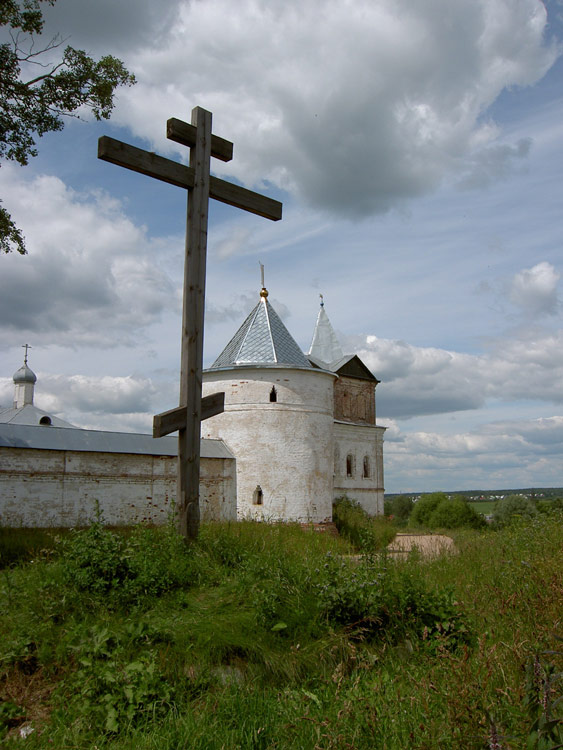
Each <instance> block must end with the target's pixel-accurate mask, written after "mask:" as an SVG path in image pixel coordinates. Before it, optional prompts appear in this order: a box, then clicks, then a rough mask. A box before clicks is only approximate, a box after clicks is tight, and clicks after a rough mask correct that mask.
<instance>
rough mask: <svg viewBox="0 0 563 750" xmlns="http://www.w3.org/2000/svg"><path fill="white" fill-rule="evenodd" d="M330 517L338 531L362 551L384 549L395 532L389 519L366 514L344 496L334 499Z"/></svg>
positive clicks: (355, 503)
mask: <svg viewBox="0 0 563 750" xmlns="http://www.w3.org/2000/svg"><path fill="white" fill-rule="evenodd" d="M332 518H333V521H334V523H335V525H336V528H337V529H338V532H339V533H340V534H342V536H343V537H345V538H346V539H348V540H349V541H350V542H351V543H352V544H353V545H354V547H355V548H356V549H357V550H359V551H362V552H368V553H370V552H376V551H377V550H381V549H385V547H387V545H388V544H389V543H390V542H392V541H393V539H394V538H395V536H396V533H397V532H396V529H394V528H393V525H392V524H391V523H389V519H387V518H382V517H373V516H370V515H368V514H367V513H366V511H365V510H364V509H363V508H362V507H361V505H359V503H357V502H355V501H353V500H349V499H348V498H347V497H346V496H343V497H340V498H337V499H336V500H335V501H334V504H333V506H332Z"/></svg>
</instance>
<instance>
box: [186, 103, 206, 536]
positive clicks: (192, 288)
mask: <svg viewBox="0 0 563 750" xmlns="http://www.w3.org/2000/svg"><path fill="white" fill-rule="evenodd" d="M192 125H195V127H196V128H197V131H196V142H195V145H194V146H192V147H191V148H190V167H191V168H193V169H194V187H193V190H191V191H189V193H188V218H187V230H186V262H185V266H184V305H183V313H182V358H181V373H180V406H186V407H187V423H186V427H185V429H180V431H179V435H178V523H179V529H180V533H181V534H182V535H183V536H185V537H186V538H188V539H195V538H196V537H197V534H198V531H199V517H200V512H199V463H200V439H201V382H202V369H203V316H204V308H205V265H206V248H207V213H208V205H209V162H210V157H211V112H207V111H206V110H205V109H201V107H194V109H193V110H192Z"/></svg>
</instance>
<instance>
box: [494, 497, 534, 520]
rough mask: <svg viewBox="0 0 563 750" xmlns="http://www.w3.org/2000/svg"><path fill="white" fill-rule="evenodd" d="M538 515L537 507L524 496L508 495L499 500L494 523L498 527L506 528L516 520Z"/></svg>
mask: <svg viewBox="0 0 563 750" xmlns="http://www.w3.org/2000/svg"><path fill="white" fill-rule="evenodd" d="M536 513H537V510H536V506H535V505H534V503H533V502H532V501H531V500H528V498H527V497H524V495H507V496H506V497H503V498H501V499H500V500H497V503H496V506H495V512H494V514H493V521H494V523H495V524H496V525H497V526H506V525H507V524H509V523H510V522H511V521H512V520H513V519H514V518H532V517H533V516H535V515H536Z"/></svg>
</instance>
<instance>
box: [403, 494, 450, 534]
mask: <svg viewBox="0 0 563 750" xmlns="http://www.w3.org/2000/svg"><path fill="white" fill-rule="evenodd" d="M447 499H448V496H447V495H446V493H445V492H431V493H430V494H428V495H423V496H422V497H421V498H420V500H418V501H417V502H416V503H415V504H414V508H413V510H412V513H411V521H412V522H413V523H414V524H415V525H416V526H427V527H428V526H429V525H430V516H431V515H432V513H434V511H435V510H436V508H437V507H438V505H439V504H440V503H441V502H442V501H443V500H447Z"/></svg>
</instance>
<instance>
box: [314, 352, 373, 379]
mask: <svg viewBox="0 0 563 750" xmlns="http://www.w3.org/2000/svg"><path fill="white" fill-rule="evenodd" d="M309 359H310V361H311V364H312V365H313V366H315V367H320V368H322V369H323V370H328V371H329V372H335V373H336V374H337V375H343V376H344V377H349V378H359V379H360V380H371V381H372V382H374V383H375V384H376V385H377V384H378V383H379V382H381V381H379V380H378V379H377V378H376V377H375V375H374V374H373V373H372V371H371V370H370V369H369V367H367V366H366V365H365V364H364V363H363V362H362V360H361V359H360V358H359V357H358V355H357V354H347V355H345V356H344V357H341V358H340V359H336V360H335V361H334V362H323V361H322V360H320V359H317V358H316V357H309Z"/></svg>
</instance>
